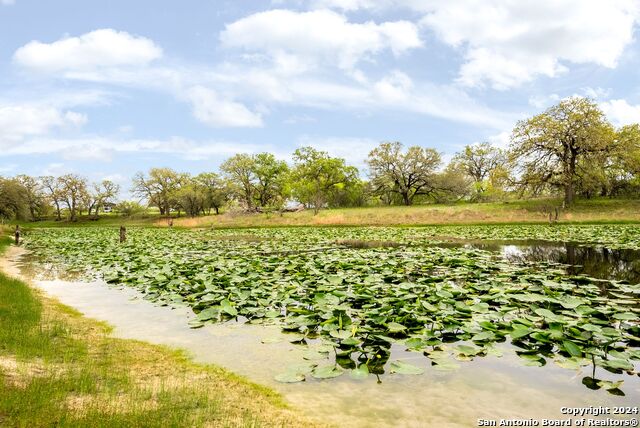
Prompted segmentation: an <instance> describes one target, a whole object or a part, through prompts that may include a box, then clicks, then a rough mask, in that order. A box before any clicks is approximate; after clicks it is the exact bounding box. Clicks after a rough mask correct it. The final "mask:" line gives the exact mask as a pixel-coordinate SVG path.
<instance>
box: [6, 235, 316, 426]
mask: <svg viewBox="0 0 640 428" xmlns="http://www.w3.org/2000/svg"><path fill="white" fill-rule="evenodd" d="M9 243H10V240H9V239H8V238H6V237H3V238H2V239H1V240H0V252H3V251H4V249H6V247H7V246H8V245H9ZM0 326H1V328H0V426H11V427H48V426H58V427H174V426H175V427H178V426H221V427H224V426H229V427H231V426H234V427H235V426H251V427H257V426H302V425H307V426H313V423H309V421H305V420H303V418H302V417H300V416H299V415H297V414H295V413H293V412H291V411H290V410H287V409H286V408H285V406H284V404H283V402H282V401H281V398H280V397H279V396H278V395H277V394H276V393H274V392H273V391H271V390H269V389H267V388H265V387H261V386H258V385H254V384H251V383H249V382H247V381H246V380H244V379H242V378H240V377H238V376H236V375H233V374H231V373H228V372H226V371H225V370H223V369H220V368H216V367H213V366H199V365H196V364H194V363H192V362H190V360H189V359H188V358H187V357H186V356H185V355H184V354H183V353H182V352H179V351H172V350H169V349H167V348H164V347H159V346H154V345H149V344H146V343H143V342H138V341H132V340H121V339H115V338H112V337H110V336H109V332H110V328H109V327H108V326H106V325H104V324H102V323H99V322H96V321H93V320H88V319H86V318H84V317H82V316H81V315H80V314H79V313H77V312H76V311H74V310H71V309H69V308H67V307H65V306H63V305H61V304H59V303H57V302H55V301H52V300H50V299H48V298H46V297H44V296H41V295H39V294H38V293H37V292H35V291H34V290H33V289H31V288H30V287H29V286H28V284H26V283H25V282H22V281H20V280H17V279H14V278H10V277H8V276H6V275H5V274H2V273H0Z"/></svg>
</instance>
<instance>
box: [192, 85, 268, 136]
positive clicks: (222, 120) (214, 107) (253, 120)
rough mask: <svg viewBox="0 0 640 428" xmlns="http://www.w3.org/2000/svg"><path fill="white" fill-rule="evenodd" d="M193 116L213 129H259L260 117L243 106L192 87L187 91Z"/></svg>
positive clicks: (211, 92)
mask: <svg viewBox="0 0 640 428" xmlns="http://www.w3.org/2000/svg"><path fill="white" fill-rule="evenodd" d="M187 98H188V99H189V101H190V102H191V104H192V106H193V114H194V116H195V117H196V119H198V120H199V121H201V122H203V123H205V124H207V125H210V126H213V127H260V126H262V117H261V116H260V114H259V113H254V112H252V111H251V110H249V109H248V108H247V107H246V106H245V105H244V104H241V103H238V102H235V101H231V100H226V99H223V98H221V97H220V96H219V95H218V93H217V92H216V91H214V90H212V89H208V88H205V87H202V86H194V87H193V88H191V89H189V90H188V91H187Z"/></svg>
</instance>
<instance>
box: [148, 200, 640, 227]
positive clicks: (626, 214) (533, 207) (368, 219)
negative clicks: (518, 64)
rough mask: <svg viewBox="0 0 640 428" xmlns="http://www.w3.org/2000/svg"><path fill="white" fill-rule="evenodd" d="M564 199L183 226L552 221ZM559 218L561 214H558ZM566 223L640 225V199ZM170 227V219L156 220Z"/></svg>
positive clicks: (580, 210) (596, 203)
mask: <svg viewBox="0 0 640 428" xmlns="http://www.w3.org/2000/svg"><path fill="white" fill-rule="evenodd" d="M560 206H561V202H560V201H559V200H548V199H546V200H529V201H511V202H496V203H482V204H469V203H465V204H454V205H435V204H434V205H417V206H410V207H404V206H401V207H400V206H393V207H364V208H342V209H328V210H322V211H320V212H319V213H318V214H316V215H314V213H313V211H311V210H306V211H301V212H294V213H284V214H283V215H279V214H235V215H234V214H231V213H226V214H223V215H219V216H208V217H196V218H181V219H176V220H174V226H181V227H210V226H213V227H261V226H364V225H369V226H401V225H443V224H500V223H523V224H526V223H546V222H548V220H549V210H553V209H554V208H555V207H560ZM554 216H555V211H554ZM558 221H559V222H561V223H610V222H640V200H620V199H597V200H589V201H579V202H577V203H576V204H575V205H574V206H572V207H571V209H566V210H560V211H559V216H558ZM156 225H158V226H166V222H165V221H156Z"/></svg>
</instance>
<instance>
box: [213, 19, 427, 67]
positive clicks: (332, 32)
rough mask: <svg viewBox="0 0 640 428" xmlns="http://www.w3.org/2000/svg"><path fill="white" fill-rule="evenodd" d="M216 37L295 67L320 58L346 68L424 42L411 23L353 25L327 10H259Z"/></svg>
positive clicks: (224, 42) (228, 44)
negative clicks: (377, 55) (387, 51)
mask: <svg viewBox="0 0 640 428" xmlns="http://www.w3.org/2000/svg"><path fill="white" fill-rule="evenodd" d="M220 41H221V42H222V45H223V46H226V47H228V48H242V49H244V50H246V51H249V52H261V53H266V54H268V55H270V56H271V57H272V58H274V60H275V61H277V62H280V63H284V65H286V63H289V67H290V68H291V67H293V68H294V69H306V68H307V67H311V65H313V64H315V63H316V62H318V61H320V62H326V63H330V64H337V65H338V66H339V67H340V68H343V69H350V68H353V67H354V66H355V65H356V64H357V63H358V62H360V61H362V60H364V59H370V58H371V57H373V56H374V55H376V54H379V53H381V52H383V51H385V50H389V51H391V52H393V54H395V55H400V54H402V53H404V52H406V51H407V50H410V49H414V48H418V47H420V46H422V41H421V40H420V37H419V35H418V29H417V27H416V25H415V24H413V23H411V22H408V21H394V22H384V23H381V24H376V23H374V22H366V23H352V22H349V21H348V20H347V18H346V17H345V16H343V15H341V14H338V13H336V12H333V11H329V10H314V11H310V12H295V11H291V10H269V11H266V12H259V13H256V14H253V15H250V16H247V17H245V18H242V19H239V20H237V21H235V22H233V23H231V24H228V25H227V26H226V28H225V30H224V31H223V32H222V33H221V35H220ZM310 64H311V65H310Z"/></svg>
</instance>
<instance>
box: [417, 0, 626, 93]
mask: <svg viewBox="0 0 640 428" xmlns="http://www.w3.org/2000/svg"><path fill="white" fill-rule="evenodd" d="M423 5H427V7H428V8H429V10H428V11H427V14H426V15H425V16H424V18H423V19H422V20H421V23H422V25H423V26H425V27H426V28H430V29H431V30H433V31H435V33H436V34H437V35H438V37H439V38H440V39H441V40H442V41H444V42H445V43H446V44H448V45H450V46H453V47H456V48H460V49H461V50H462V51H463V52H464V56H465V62H464V64H463V65H462V67H461V69H460V76H459V81H460V82H461V83H462V84H464V85H467V86H481V85H483V84H485V83H489V84H490V85H491V86H493V87H494V88H496V89H505V88H510V87H514V86H517V85H519V84H521V83H523V82H527V81H530V80H533V79H534V78H535V77H536V76H538V75H544V76H548V77H554V76H556V75H558V74H560V73H562V72H564V71H566V70H567V66H566V63H567V62H569V63H578V64H581V63H593V64H597V65H601V66H604V67H608V68H614V67H615V66H616V64H617V61H618V59H619V57H620V55H621V54H622V51H623V50H624V48H625V47H626V46H627V45H628V44H629V43H630V42H631V41H632V40H633V27H634V24H635V23H636V21H637V20H638V2H637V1H636V0H610V1H606V2H603V1H600V0H563V1H558V0H540V1H536V2H522V1H515V0H511V1H504V0H486V1H483V2H479V1H476V0H457V1H447V2H436V1H427V2H423Z"/></svg>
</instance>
